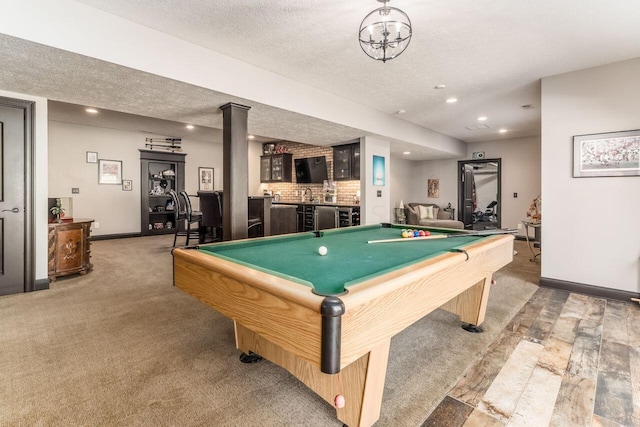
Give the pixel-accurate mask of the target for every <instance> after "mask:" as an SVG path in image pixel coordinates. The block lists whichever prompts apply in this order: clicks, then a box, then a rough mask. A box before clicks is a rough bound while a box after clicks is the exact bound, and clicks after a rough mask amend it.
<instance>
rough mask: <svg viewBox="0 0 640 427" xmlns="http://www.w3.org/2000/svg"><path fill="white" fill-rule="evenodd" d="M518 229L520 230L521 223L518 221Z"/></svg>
mask: <svg viewBox="0 0 640 427" xmlns="http://www.w3.org/2000/svg"><path fill="white" fill-rule="evenodd" d="M518 230H522V223H520V222H519V223H518Z"/></svg>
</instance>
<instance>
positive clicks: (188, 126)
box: [185, 125, 195, 129]
mask: <svg viewBox="0 0 640 427" xmlns="http://www.w3.org/2000/svg"><path fill="white" fill-rule="evenodd" d="M185 127H186V128H187V129H193V128H194V127H195V126H194V125H186V126H185Z"/></svg>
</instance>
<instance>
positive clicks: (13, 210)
mask: <svg viewBox="0 0 640 427" xmlns="http://www.w3.org/2000/svg"><path fill="white" fill-rule="evenodd" d="M2 212H13V213H18V212H20V209H18V208H13V209H3V210H2Z"/></svg>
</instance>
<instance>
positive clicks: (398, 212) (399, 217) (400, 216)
mask: <svg viewBox="0 0 640 427" xmlns="http://www.w3.org/2000/svg"><path fill="white" fill-rule="evenodd" d="M393 212H394V214H395V216H396V224H406V223H407V216H406V214H405V212H404V208H394V209H393Z"/></svg>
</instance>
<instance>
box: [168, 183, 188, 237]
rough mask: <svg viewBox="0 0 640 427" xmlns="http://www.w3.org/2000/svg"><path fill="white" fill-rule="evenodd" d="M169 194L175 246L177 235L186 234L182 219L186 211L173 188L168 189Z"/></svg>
mask: <svg viewBox="0 0 640 427" xmlns="http://www.w3.org/2000/svg"><path fill="white" fill-rule="evenodd" d="M169 196H170V197H171V202H172V203H173V226H174V228H175V232H174V233H173V247H174V248H175V247H176V241H177V240H178V236H186V234H185V233H186V229H185V225H184V221H185V220H186V218H187V212H186V211H185V210H184V208H183V207H182V204H181V203H180V201H179V199H178V193H176V192H175V191H174V190H169Z"/></svg>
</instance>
